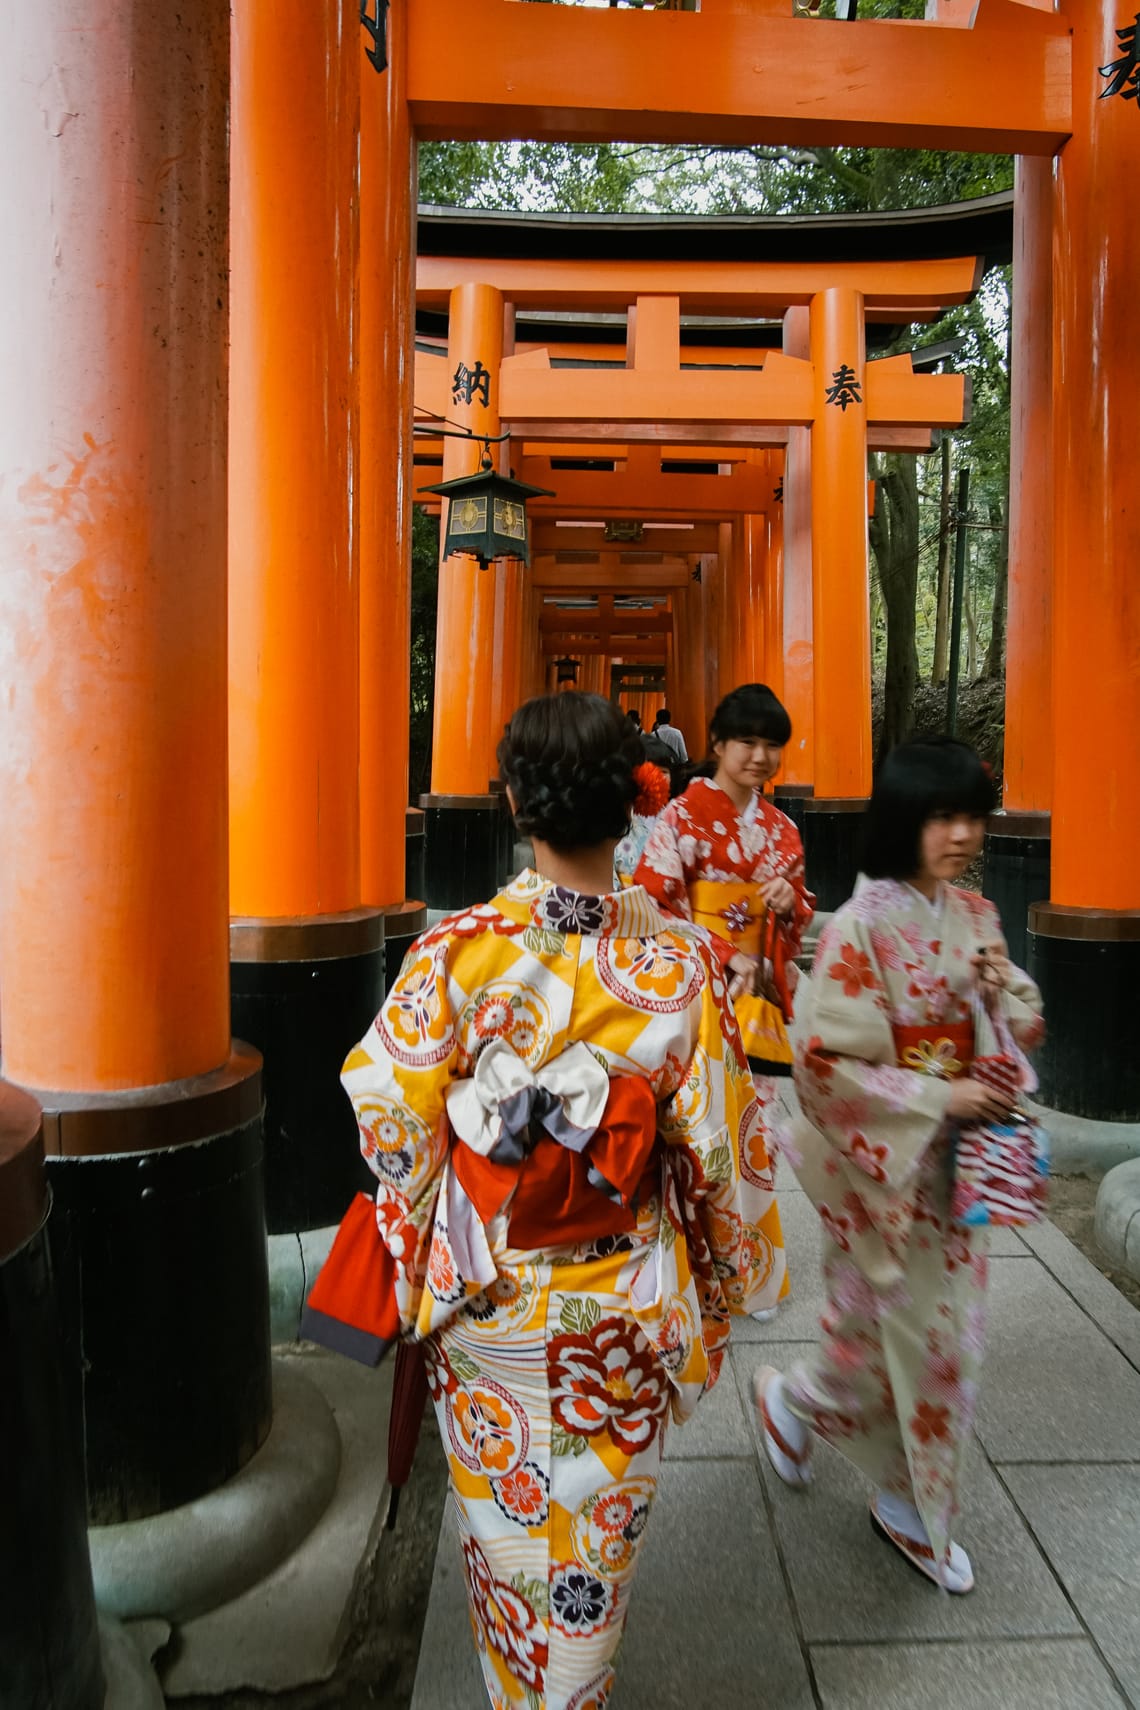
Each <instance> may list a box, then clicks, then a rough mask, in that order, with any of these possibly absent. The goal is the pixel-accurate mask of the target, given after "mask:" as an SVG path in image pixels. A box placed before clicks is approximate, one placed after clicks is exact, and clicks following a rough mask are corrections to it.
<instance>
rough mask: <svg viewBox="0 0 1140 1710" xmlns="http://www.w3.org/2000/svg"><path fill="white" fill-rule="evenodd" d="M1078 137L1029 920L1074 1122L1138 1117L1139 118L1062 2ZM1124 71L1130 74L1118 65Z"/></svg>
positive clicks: (1059, 253)
mask: <svg viewBox="0 0 1140 1710" xmlns="http://www.w3.org/2000/svg"><path fill="white" fill-rule="evenodd" d="M1067 16H1068V17H1069V18H1070V19H1071V22H1072V25H1073V134H1072V136H1071V138H1070V140H1069V141H1068V142H1067V143H1066V144H1065V146H1064V148H1063V149H1062V150H1061V153H1060V155H1059V156H1058V158H1057V163H1056V180H1055V183H1056V203H1055V225H1054V233H1053V313H1054V331H1055V336H1054V351H1053V412H1054V414H1053V419H1054V423H1055V428H1056V439H1055V450H1054V465H1053V466H1054V469H1055V471H1056V480H1055V481H1054V483H1053V494H1054V512H1053V518H1054V543H1053V544H1054V552H1053V609H1052V637H1053V655H1052V674H1053V720H1052V731H1053V796H1052V808H1053V837H1052V843H1053V848H1052V878H1051V889H1050V900H1049V902H1048V903H1041V904H1035V905H1034V906H1033V907H1032V908H1031V910H1030V965H1031V967H1032V968H1033V969H1034V970H1035V972H1036V974H1037V976H1038V979H1039V980H1040V982H1041V987H1042V991H1043V993H1044V996H1045V1008H1046V1014H1047V1015H1048V1017H1049V1035H1048V1041H1047V1043H1046V1046H1045V1049H1044V1051H1043V1053H1042V1064H1041V1072H1042V1091H1043V1095H1044V1097H1045V1098H1046V1100H1048V1101H1049V1102H1051V1103H1056V1104H1058V1105H1060V1106H1061V1107H1062V1108H1063V1109H1066V1110H1071V1111H1076V1112H1078V1113H1080V1114H1083V1115H1087V1116H1096V1117H1107V1118H1113V1119H1127V1120H1132V1121H1135V1120H1136V1119H1137V1118H1140V1053H1137V1051H1136V1049H1135V1045H1134V1040H1133V1036H1134V1032H1135V1025H1134V1017H1135V993H1136V990H1137V984H1138V981H1140V862H1138V861H1137V859H1136V849H1137V842H1138V834H1140V736H1138V734H1137V733H1138V732H1140V670H1138V669H1137V659H1138V657H1140V582H1138V580H1137V574H1136V566H1137V563H1138V562H1140V486H1138V484H1137V481H1136V471H1135V458H1136V448H1137V446H1138V445H1140V388H1138V387H1137V386H1136V385H1135V384H1134V383H1133V381H1132V377H1131V376H1132V366H1133V364H1132V357H1131V353H1132V351H1133V350H1134V347H1135V339H1136V301H1137V286H1138V284H1140V223H1138V222H1137V221H1136V219H1135V218H1133V217H1132V213H1131V209H1132V206H1133V204H1134V201H1135V163H1136V150H1137V143H1138V140H1140V115H1138V114H1137V111H1136V103H1135V101H1130V100H1125V99H1124V98H1123V94H1122V93H1117V94H1106V93H1104V92H1105V90H1106V88H1107V84H1106V79H1105V78H1104V76H1103V75H1102V74H1101V72H1100V70H1099V68H1100V67H1101V66H1105V65H1110V64H1111V63H1112V62H1114V61H1119V60H1120V59H1121V57H1122V55H1123V54H1124V53H1125V51H1126V50H1125V49H1124V48H1122V46H1121V44H1120V43H1119V41H1118V39H1117V36H1116V30H1117V29H1118V28H1121V27H1123V26H1124V25H1125V24H1126V23H1128V22H1130V21H1131V18H1130V15H1129V16H1125V15H1124V14H1123V13H1122V11H1121V9H1120V8H1119V7H1118V6H1116V5H1115V4H1111V3H1110V0H1075V3H1074V5H1073V6H1072V8H1071V11H1069V12H1068V13H1067ZM1125 69H1126V67H1125Z"/></svg>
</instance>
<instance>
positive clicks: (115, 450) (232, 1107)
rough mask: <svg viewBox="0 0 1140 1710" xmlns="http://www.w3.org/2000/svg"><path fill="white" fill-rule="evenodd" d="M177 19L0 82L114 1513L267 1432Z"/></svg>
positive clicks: (25, 916)
mask: <svg viewBox="0 0 1140 1710" xmlns="http://www.w3.org/2000/svg"><path fill="white" fill-rule="evenodd" d="M172 29H174V25H173V23H172V20H171V17H170V15H169V13H168V11H167V9H166V8H163V7H158V6H140V7H123V6H122V5H120V4H118V3H117V0H37V3H36V4H34V5H17V6H10V7H8V8H6V10H5V15H4V23H3V39H4V54H3V58H2V66H3V70H2V71H0V77H2V79H3V100H2V101H0V143H2V146H0V187H2V188H0V203H2V205H3V208H4V242H3V244H2V245H0V302H2V304H3V312H2V314H0V373H2V374H3V377H4V383H3V387H2V388H0V562H2V564H3V575H2V576H0V601H2V607H0V658H2V660H3V664H2V668H0V681H2V682H3V696H2V703H0V784H2V791H0V799H2V802H3V810H2V811H3V832H2V834H0V965H2V967H3V995H2V1005H3V1008H2V1016H0V1033H2V1035H3V1045H4V1072H5V1074H6V1076H7V1077H8V1078H9V1079H10V1080H13V1081H19V1082H23V1083H24V1084H25V1085H28V1086H31V1087H33V1088H35V1089H36V1092H37V1097H38V1099H39V1101H40V1103H41V1104H42V1106H43V1109H44V1142H45V1147H46V1150H47V1153H48V1156H49V1175H50V1179H51V1183H52V1188H53V1193H54V1200H55V1211H54V1213H53V1235H54V1237H55V1240H54V1245H55V1258H56V1265H57V1284H58V1287H59V1299H60V1305H61V1312H62V1317H63V1323H64V1333H65V1337H66V1340H67V1347H68V1353H69V1356H70V1357H72V1358H73V1359H74V1370H75V1372H76V1373H78V1372H79V1370H80V1357H82V1371H83V1376H82V1385H83V1397H82V1403H83V1414H84V1419H85V1427H86V1439H87V1462H88V1489H89V1498H90V1507H91V1512H92V1515H93V1516H94V1517H95V1518H97V1519H116V1520H120V1519H128V1518H135V1517H141V1516H143V1515H146V1514H150V1513H153V1512H155V1511H156V1510H157V1509H160V1508H166V1507H170V1506H173V1505H174V1504H176V1503H180V1502H186V1501H189V1500H192V1499H193V1498H194V1497H197V1496H199V1495H202V1494H204V1493H205V1492H206V1491H208V1490H210V1489H212V1488H213V1487H214V1486H215V1485H217V1484H220V1483H221V1482H223V1481H224V1480H225V1479H226V1478H228V1477H230V1476H232V1475H233V1473H235V1472H236V1471H237V1470H238V1468H239V1467H240V1466H241V1465H242V1463H243V1462H244V1461H246V1460H247V1459H248V1458H249V1456H250V1455H251V1454H252V1452H253V1451H254V1449H255V1448H256V1447H257V1445H258V1444H259V1443H260V1442H261V1440H262V1439H263V1438H264V1436H265V1433H266V1431H267V1430H268V1427H269V1421H270V1412H271V1396H270V1385H269V1359H268V1355H269V1349H268V1307H267V1300H268V1293H267V1276H266V1265H265V1247H264V1237H263V1232H262V1223H261V1176H260V1105H261V1086H260V1059H259V1058H258V1057H257V1054H256V1052H253V1051H250V1050H249V1049H248V1048H243V1047H235V1046H234V1045H233V1044H232V1043H231V1038H230V1020H229V988H228V947H227V940H226V932H227V906H226V686H225V685H226V353H227V325H228V314H227V295H228V293H227V264H228V239H227V223H228V222H227V206H228V186H227V158H226V110H227V101H228V85H229V6H228V4H227V3H226V0H201V4H200V5H197V6H195V7H194V8H193V9H192V10H187V12H186V13H185V14H184V16H183V18H182V20H181V24H180V25H179V26H178V28H177V39H176V45H175V43H174V41H173V40H172ZM184 1141H186V1142H190V1141H193V1142H195V1144H193V1145H183V1144H181V1142H184ZM2 1192H3V1190H0V1193H2ZM9 1209H10V1208H9ZM205 1254H208V1255H209V1262H208V1263H204V1262H203V1255H205ZM41 1286H42V1282H41V1284H37V1288H39V1287H41ZM3 1381H4V1384H5V1386H7V1384H8V1383H10V1382H16V1383H17V1387H18V1375H17V1374H11V1375H9V1376H6V1377H5V1379H4V1380H3ZM44 1428H45V1429H49V1428H50V1425H49V1421H47V1420H46V1419H45V1422H44ZM68 1453H69V1454H70V1448H69V1449H68ZM65 1477H66V1474H64V1473H61V1478H65ZM2 1548H3V1546H2V1545H0V1549H2ZM5 1661H7V1657H6V1658H5ZM0 1672H3V1670H2V1669H0ZM56 1684H57V1689H61V1688H60V1687H59V1683H58V1682H57V1683H56Z"/></svg>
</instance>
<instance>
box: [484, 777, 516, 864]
mask: <svg viewBox="0 0 1140 1710" xmlns="http://www.w3.org/2000/svg"><path fill="white" fill-rule="evenodd" d="M490 793H491V795H493V796H494V797H495V798H496V799H497V800H498V802H499V814H500V824H499V883H500V885H504V884H506V883H507V881H508V880H509V879H513V878H514V876H515V875H514V860H515V821H514V815H513V814H512V813H511V805H510V803H509V802H508V800H507V786H506V785H505V784H503V783H501V782H500V781H499V779H498V778H492V780H491V784H490Z"/></svg>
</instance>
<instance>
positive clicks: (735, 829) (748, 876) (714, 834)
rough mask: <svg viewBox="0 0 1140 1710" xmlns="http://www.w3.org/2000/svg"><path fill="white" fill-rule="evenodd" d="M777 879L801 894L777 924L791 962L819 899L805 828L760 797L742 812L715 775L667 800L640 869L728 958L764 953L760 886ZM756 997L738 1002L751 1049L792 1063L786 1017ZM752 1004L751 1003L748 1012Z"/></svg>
mask: <svg viewBox="0 0 1140 1710" xmlns="http://www.w3.org/2000/svg"><path fill="white" fill-rule="evenodd" d="M777 877H779V878H785V879H787V880H788V881H789V883H790V884H791V886H792V888H793V890H794V891H795V893H796V900H795V906H794V908H793V910H792V913H791V914H790V915H789V916H787V917H786V918H784V919H781V920H780V922H779V932H780V936H781V939H782V940H783V943H782V951H783V959H784V960H785V961H786V962H787V963H791V962H792V961H793V960H794V958H795V957H796V956H797V955H798V954H799V950H800V945H801V943H802V941H803V935H804V929H805V928H806V926H807V924H808V921H809V920H810V919H811V916H812V911H813V908H814V904H815V899H814V897H813V896H812V895H811V892H810V891H809V890H808V889H807V886H806V884H805V882H804V857H803V845H802V843H801V841H800V834H799V832H798V831H797V829H796V827H795V825H794V824H793V823H792V821H791V820H790V819H789V818H788V816H787V814H783V813H781V812H780V811H779V809H778V808H775V807H773V806H772V804H771V802H769V801H767V800H765V798H764V797H763V796H762V795H759V794H757V795H755V796H754V797H753V799H752V803H751V805H750V807H749V808H748V809H746V810H745V812H744V813H741V812H740V811H739V810H738V809H737V807H736V804H735V802H733V801H732V800H731V798H730V797H729V796H727V795H726V794H725V792H724V791H723V790H722V789H721V787H720V785H719V784H715V783H713V781H712V779H711V778H694V780H693V782H692V783H691V784H690V785H689V787H688V789H687V790H686V791H685V793H684V795H682V796H678V797H677V798H676V799H675V800H674V801H671V802H670V803H669V805H668V807H667V808H666V809H665V811H664V812H663V813H662V814H661V815H660V816H659V817H658V819H657V821H656V823H655V824H654V827H653V830H652V832H651V833H650V835H649V840H648V842H647V843H646V846H645V850H644V852H643V854H642V857H641V861H640V864H639V866H638V868H637V872H636V874H635V878H636V880H637V882H638V884H641V885H644V886H645V888H646V890H647V891H649V893H650V894H651V895H652V896H654V897H656V898H657V900H658V902H659V903H660V905H661V907H662V908H663V909H665V910H666V912H667V913H669V914H674V915H678V916H680V918H681V919H683V920H693V921H697V922H698V923H699V924H700V925H702V926H704V927H705V928H706V929H707V930H708V931H709V932H710V933H711V935H712V940H713V944H714V946H715V948H716V951H717V954H718V955H719V956H720V957H721V959H722V961H723V962H726V963H727V961H728V960H729V958H730V957H731V956H732V954H733V953H734V951H736V950H742V951H745V952H747V953H748V954H749V955H757V954H758V953H759V950H760V940H761V928H762V924H763V921H764V913H765V911H764V905H763V902H762V901H761V898H760V886H761V885H762V884H764V883H765V882H766V881H767V880H768V879H774V878H777ZM756 1003H757V1000H755V999H751V998H748V997H745V998H743V999H741V1000H739V1002H738V1011H739V1015H740V1020H741V1025H742V1027H744V1028H745V1030H746V1034H747V1036H748V1039H749V1046H748V1048H749V1051H750V1052H752V1051H753V1050H755V1055H756V1057H757V1058H758V1059H762V1060H764V1061H767V1062H772V1063H786V1062H790V1061H791V1051H790V1050H789V1048H788V1039H787V1032H786V1029H785V1026H784V1022H783V1018H782V1017H781V1016H780V1014H779V1012H778V1011H776V1010H772V1008H771V1006H765V1009H766V1011H767V1017H766V1020H765V1021H763V1022H759V1023H758V1022H757V1019H756V1017H755V1016H754V1015H753V1013H752V1010H753V1009H754V1008H755V1006H756ZM746 1006H751V1007H750V1008H749V1009H748V1010H747V1016H746ZM749 1023H751V1026H750V1025H749ZM753 1040H755V1044H754V1043H753ZM783 1072H784V1073H787V1070H786V1069H785V1070H784V1071H783ZM769 1096H770V1095H769Z"/></svg>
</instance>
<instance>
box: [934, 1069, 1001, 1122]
mask: <svg viewBox="0 0 1140 1710" xmlns="http://www.w3.org/2000/svg"><path fill="white" fill-rule="evenodd" d="M1012 1109H1013V1105H1012V1104H1011V1103H1010V1101H1009V1099H1008V1098H1007V1097H1006V1095H1005V1093H1002V1092H999V1091H998V1089H997V1088H996V1087H988V1086H986V1085H984V1083H983V1082H982V1081H972V1080H970V1079H969V1078H968V1077H967V1076H965V1075H963V1076H962V1077H961V1079H959V1080H956V1081H954V1082H953V1083H952V1085H951V1087H950V1102H949V1103H948V1104H947V1106H946V1114H947V1116H952V1117H953V1118H954V1120H955V1121H956V1122H1000V1121H1002V1119H1003V1118H1004V1117H1007V1116H1008V1115H1009V1113H1010V1111H1011V1110H1012Z"/></svg>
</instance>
